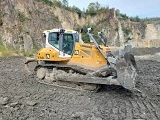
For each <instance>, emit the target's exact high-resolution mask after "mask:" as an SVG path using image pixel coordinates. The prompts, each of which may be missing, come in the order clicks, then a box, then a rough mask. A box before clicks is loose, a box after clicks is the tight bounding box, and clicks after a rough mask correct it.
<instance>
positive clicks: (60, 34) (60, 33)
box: [43, 29, 79, 58]
mask: <svg viewBox="0 0 160 120" xmlns="http://www.w3.org/2000/svg"><path fill="white" fill-rule="evenodd" d="M43 34H45V36H46V47H52V48H53V49H54V50H55V51H57V52H59V57H61V58H66V57H67V58H68V57H69V58H70V57H71V56H72V54H73V51H74V46H75V42H78V41H79V35H78V32H77V31H73V30H64V29H52V30H46V31H44V32H43Z"/></svg>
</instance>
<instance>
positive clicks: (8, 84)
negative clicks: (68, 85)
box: [0, 57, 160, 120]
mask: <svg viewBox="0 0 160 120" xmlns="http://www.w3.org/2000/svg"><path fill="white" fill-rule="evenodd" d="M154 59H157V58H156V57H155V58H154ZM23 60H24V57H9V58H0V66H1V69H0V120H133V119H137V120H159V119H160V61H159V62H158V61H155V60H153V58H152V60H142V59H139V60H138V61H137V64H138V66H139V70H140V72H139V77H138V78H137V81H138V82H137V84H136V86H137V88H138V89H140V90H141V91H142V94H141V93H136V92H133V93H131V92H129V91H127V90H125V89H123V88H122V87H119V86H103V87H102V88H103V89H102V90H101V91H100V92H98V93H90V92H82V91H76V90H70V89H64V88H58V87H54V86H48V85H43V84H40V83H37V82H36V81H35V79H34V78H33V76H32V75H29V76H28V75H27V74H26V73H25V71H24V65H23ZM34 65H35V64H31V66H30V67H33V66H34Z"/></svg>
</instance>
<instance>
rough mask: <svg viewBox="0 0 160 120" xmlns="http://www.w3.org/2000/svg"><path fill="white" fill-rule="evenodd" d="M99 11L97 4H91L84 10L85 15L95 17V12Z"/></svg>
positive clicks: (99, 7)
mask: <svg viewBox="0 0 160 120" xmlns="http://www.w3.org/2000/svg"><path fill="white" fill-rule="evenodd" d="M100 9H101V5H100V4H99V3H98V1H97V2H95V3H94V2H91V3H90V4H89V5H88V7H87V10H86V13H87V14H90V15H96V13H97V11H98V10H100Z"/></svg>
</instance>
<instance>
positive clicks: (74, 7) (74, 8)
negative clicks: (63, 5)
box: [72, 6, 82, 17]
mask: <svg viewBox="0 0 160 120" xmlns="http://www.w3.org/2000/svg"><path fill="white" fill-rule="evenodd" d="M72 10H73V11H75V12H76V13H77V14H78V15H79V17H81V15H82V11H81V10H80V9H79V8H78V7H76V6H72Z"/></svg>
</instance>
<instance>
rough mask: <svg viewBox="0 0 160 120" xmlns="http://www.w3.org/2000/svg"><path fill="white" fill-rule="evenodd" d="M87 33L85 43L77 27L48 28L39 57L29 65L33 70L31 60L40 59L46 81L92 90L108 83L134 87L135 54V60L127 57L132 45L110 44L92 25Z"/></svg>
mask: <svg viewBox="0 0 160 120" xmlns="http://www.w3.org/2000/svg"><path fill="white" fill-rule="evenodd" d="M86 34H88V36H89V40H90V41H89V42H88V43H84V42H83V40H82V39H81V33H78V32H77V31H74V30H67V29H51V30H45V31H44V32H43V36H44V39H45V41H44V44H45V46H44V47H43V48H42V49H40V50H39V51H38V52H37V54H36V56H35V58H26V60H25V68H26V69H27V70H29V68H28V63H30V62H35V61H36V62H37V66H35V69H34V72H35V75H36V77H37V79H36V80H38V82H40V83H44V84H49V85H54V86H60V87H66V88H71V89H78V90H89V91H97V90H98V89H99V88H100V86H101V85H102V84H106V85H120V86H123V87H124V88H126V89H129V90H133V89H134V88H135V78H136V76H137V73H136V69H135V68H136V67H135V65H136V63H135V60H134V57H133V56H132V59H131V60H130V58H126V59H125V57H124V56H125V54H126V53H127V54H128V53H129V55H130V47H128V46H127V47H125V49H123V50H122V49H120V50H119V49H118V47H114V48H111V47H106V46H105V41H104V39H103V37H102V35H101V32H99V34H98V35H94V34H92V28H88V29H87V33H86ZM113 51H119V52H118V53H119V54H118V55H115V54H113ZM128 61H131V62H128ZM132 63H134V64H132Z"/></svg>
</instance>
